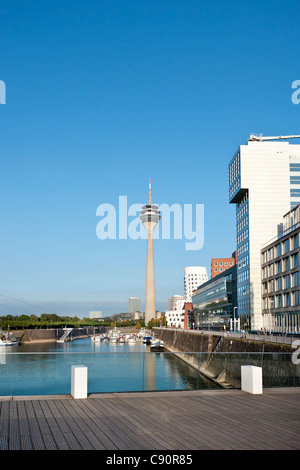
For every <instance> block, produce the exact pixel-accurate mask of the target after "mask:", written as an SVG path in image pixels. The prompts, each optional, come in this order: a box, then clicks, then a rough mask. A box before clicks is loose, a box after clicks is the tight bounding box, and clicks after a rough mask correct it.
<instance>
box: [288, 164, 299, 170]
mask: <svg viewBox="0 0 300 470" xmlns="http://www.w3.org/2000/svg"><path fill="white" fill-rule="evenodd" d="M290 171H300V163H290Z"/></svg>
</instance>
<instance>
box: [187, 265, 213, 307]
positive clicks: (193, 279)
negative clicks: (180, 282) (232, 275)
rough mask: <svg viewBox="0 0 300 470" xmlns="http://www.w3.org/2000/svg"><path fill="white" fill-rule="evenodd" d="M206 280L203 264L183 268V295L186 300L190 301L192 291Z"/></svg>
mask: <svg viewBox="0 0 300 470" xmlns="http://www.w3.org/2000/svg"><path fill="white" fill-rule="evenodd" d="M207 281H208V276H207V270H206V268H205V267H204V266H188V267H186V268H184V297H185V301H186V302H191V301H192V295H193V291H194V290H195V289H197V287H198V286H201V284H203V283H204V282H207Z"/></svg>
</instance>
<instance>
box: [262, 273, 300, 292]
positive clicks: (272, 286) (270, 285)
mask: <svg viewBox="0 0 300 470" xmlns="http://www.w3.org/2000/svg"><path fill="white" fill-rule="evenodd" d="M290 287H299V271H296V272H295V273H291V274H287V275H286V276H282V277H278V278H276V279H271V280H270V281H265V282H263V294H268V293H271V292H277V291H280V290H284V289H289V288H290Z"/></svg>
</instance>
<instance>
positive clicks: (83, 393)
mask: <svg viewBox="0 0 300 470" xmlns="http://www.w3.org/2000/svg"><path fill="white" fill-rule="evenodd" d="M71 395H72V396H73V397H74V398H87V367H86V366H72V368H71Z"/></svg>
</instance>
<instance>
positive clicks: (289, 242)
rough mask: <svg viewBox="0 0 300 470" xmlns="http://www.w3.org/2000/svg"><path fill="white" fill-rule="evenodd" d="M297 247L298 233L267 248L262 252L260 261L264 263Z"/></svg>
mask: <svg viewBox="0 0 300 470" xmlns="http://www.w3.org/2000/svg"><path fill="white" fill-rule="evenodd" d="M297 248H299V234H298V233H296V235H294V236H292V237H290V238H288V239H286V240H284V241H283V242H280V243H278V245H276V246H275V247H272V248H269V249H268V250H266V251H264V252H263V253H262V263H263V264H265V263H267V262H268V261H273V259H275V258H278V257H279V256H281V255H284V254H286V253H288V252H289V251H293V250H296V249H297Z"/></svg>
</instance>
